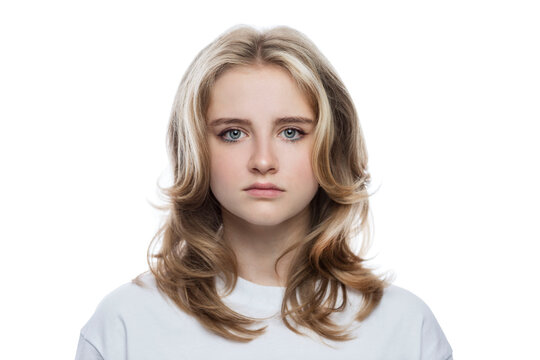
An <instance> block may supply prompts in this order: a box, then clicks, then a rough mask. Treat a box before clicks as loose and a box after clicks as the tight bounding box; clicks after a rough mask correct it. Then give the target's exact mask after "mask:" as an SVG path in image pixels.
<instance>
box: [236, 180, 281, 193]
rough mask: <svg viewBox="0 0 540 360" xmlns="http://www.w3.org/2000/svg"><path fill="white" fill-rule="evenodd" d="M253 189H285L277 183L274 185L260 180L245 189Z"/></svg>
mask: <svg viewBox="0 0 540 360" xmlns="http://www.w3.org/2000/svg"><path fill="white" fill-rule="evenodd" d="M253 189H258V190H279V191H284V190H283V189H281V188H280V187H278V186H276V185H274V184H272V183H259V182H256V183H254V184H251V185H250V186H249V187H247V188H245V189H244V190H253Z"/></svg>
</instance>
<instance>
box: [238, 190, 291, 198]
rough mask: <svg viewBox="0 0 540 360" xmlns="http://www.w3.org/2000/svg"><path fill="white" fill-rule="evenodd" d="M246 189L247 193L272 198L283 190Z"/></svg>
mask: <svg viewBox="0 0 540 360" xmlns="http://www.w3.org/2000/svg"><path fill="white" fill-rule="evenodd" d="M246 191H247V193H248V194H249V195H253V196H259V197H267V198H273V197H276V196H279V195H281V194H282V193H283V191H281V190H275V189H249V190H246Z"/></svg>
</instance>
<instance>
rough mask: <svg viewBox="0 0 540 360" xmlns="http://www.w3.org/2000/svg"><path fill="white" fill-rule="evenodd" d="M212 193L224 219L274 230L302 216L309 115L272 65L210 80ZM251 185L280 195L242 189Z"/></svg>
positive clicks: (308, 194) (308, 186) (307, 196)
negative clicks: (270, 187) (273, 188)
mask: <svg viewBox="0 0 540 360" xmlns="http://www.w3.org/2000/svg"><path fill="white" fill-rule="evenodd" d="M207 124H208V144H209V148H210V159H211V161H210V162H211V165H210V166H211V170H210V173H211V175H210V177H211V178H210V188H211V190H212V192H213V194H214V196H215V197H216V199H217V200H218V201H219V203H220V204H221V208H222V213H223V216H224V217H225V216H229V217H233V218H236V219H237V220H243V221H246V222H248V223H250V224H254V225H262V226H274V225H278V224H281V223H283V222H284V221H288V220H291V219H294V218H295V217H297V216H299V214H305V213H306V211H308V209H309V207H308V205H309V202H310V201H311V200H312V199H313V197H314V195H315V193H316V192H317V190H318V183H317V180H316V179H315V177H314V175H313V170H312V167H311V160H310V159H311V151H312V148H313V136H314V135H313V132H314V128H315V114H314V113H313V110H312V108H311V106H310V105H309V102H308V100H307V98H306V96H305V95H304V94H303V93H302V92H301V91H300V89H299V88H298V87H297V85H296V84H295V82H294V80H293V78H292V77H291V76H290V75H289V74H288V73H287V72H286V71H285V70H283V69H282V68H280V67H278V66H275V65H253V66H237V67H233V68H231V69H229V70H227V71H225V72H224V73H223V74H222V75H221V76H220V77H219V78H218V79H217V81H216V82H215V84H214V87H213V88H212V91H211V94H210V104H209V108H208V111H207ZM254 183H262V184H273V185H274V186H276V187H278V188H279V189H281V190H282V191H277V192H275V191H274V192H273V193H271V192H269V191H264V190H259V191H258V190H249V191H248V190H246V189H247V188H248V187H250V186H251V185H252V184H254Z"/></svg>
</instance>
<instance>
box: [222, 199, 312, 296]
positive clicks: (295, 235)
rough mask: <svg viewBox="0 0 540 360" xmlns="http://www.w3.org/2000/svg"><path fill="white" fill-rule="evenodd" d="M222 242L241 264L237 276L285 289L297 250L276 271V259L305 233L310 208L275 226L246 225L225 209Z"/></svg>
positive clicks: (284, 259) (281, 262)
mask: <svg viewBox="0 0 540 360" xmlns="http://www.w3.org/2000/svg"><path fill="white" fill-rule="evenodd" d="M222 216H223V239H224V241H225V242H227V244H228V245H229V246H231V248H232V249H233V251H234V253H235V255H236V259H237V261H238V276H240V277H241V278H243V279H246V280H248V281H251V282H253V283H256V284H260V285H266V286H282V287H284V286H286V278H287V272H288V271H289V266H290V264H291V261H292V259H293V257H294V254H295V252H296V251H292V252H289V253H288V254H287V255H286V256H285V257H283V258H282V259H281V260H280V262H279V264H278V267H277V274H276V271H275V269H274V265H275V262H276V260H277V258H278V257H279V256H280V255H281V254H282V253H283V252H284V251H285V250H286V249H287V248H288V247H289V246H290V245H292V244H294V243H295V242H296V241H298V240H300V239H301V237H302V236H304V234H306V232H307V229H308V224H309V207H306V208H305V209H304V210H303V211H301V212H300V213H298V214H297V215H296V216H294V217H292V218H290V219H287V220H286V221H284V222H282V223H281V224H278V225H275V226H260V225H254V224H251V223H248V222H246V221H245V220H244V219H242V218H240V217H237V216H235V215H234V214H232V213H230V212H229V211H227V210H226V209H224V208H222Z"/></svg>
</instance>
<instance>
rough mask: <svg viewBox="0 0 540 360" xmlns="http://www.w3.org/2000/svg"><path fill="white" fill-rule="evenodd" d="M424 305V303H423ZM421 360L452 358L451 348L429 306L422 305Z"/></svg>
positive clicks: (449, 359) (450, 359)
mask: <svg viewBox="0 0 540 360" xmlns="http://www.w3.org/2000/svg"><path fill="white" fill-rule="evenodd" d="M424 305H425V304H424ZM421 346H422V349H421V359H422V360H452V359H453V358H452V348H451V346H450V344H449V343H448V340H447V339H446V336H445V335H444V333H443V331H442V329H441V327H440V325H439V323H438V322H437V319H436V318H435V316H434V315H433V312H432V311H431V310H430V308H429V307H428V306H427V305H425V306H424V318H423V322H422V345H421Z"/></svg>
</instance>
